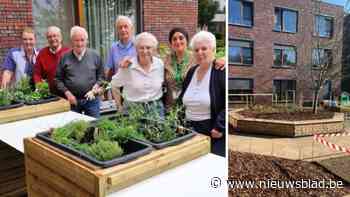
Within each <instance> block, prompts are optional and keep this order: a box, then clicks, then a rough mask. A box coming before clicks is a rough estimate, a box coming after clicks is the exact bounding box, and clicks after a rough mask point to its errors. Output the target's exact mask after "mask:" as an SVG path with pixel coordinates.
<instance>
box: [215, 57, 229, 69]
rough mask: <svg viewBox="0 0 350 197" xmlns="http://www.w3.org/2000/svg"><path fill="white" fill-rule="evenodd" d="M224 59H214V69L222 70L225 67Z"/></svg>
mask: <svg viewBox="0 0 350 197" xmlns="http://www.w3.org/2000/svg"><path fill="white" fill-rule="evenodd" d="M225 63H226V62H225V59H224V58H220V59H216V60H215V65H214V67H215V69H216V70H224V69H225Z"/></svg>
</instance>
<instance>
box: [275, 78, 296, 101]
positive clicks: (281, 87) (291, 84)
mask: <svg viewBox="0 0 350 197" xmlns="http://www.w3.org/2000/svg"><path fill="white" fill-rule="evenodd" d="M295 88H296V81H295V80H273V93H274V95H275V99H277V101H281V102H286V101H287V102H293V100H294V99H295V90H296V89H295Z"/></svg>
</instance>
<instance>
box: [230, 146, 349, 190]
mask: <svg viewBox="0 0 350 197" xmlns="http://www.w3.org/2000/svg"><path fill="white" fill-rule="evenodd" d="M229 164H230V166H229V177H230V179H231V180H235V181H255V182H258V181H259V180H261V181H265V183H266V181H268V180H270V182H271V180H275V181H292V180H293V181H301V180H310V181H313V182H315V181H317V180H326V182H327V181H328V180H333V181H342V183H343V184H344V185H345V187H344V188H323V189H320V188H317V189H316V188H303V189H301V188H299V189H297V188H286V187H284V188H283V189H271V188H270V189H264V188H259V187H256V188H250V189H247V188H246V187H243V188H239V189H238V188H233V189H232V188H231V189H229V190H230V191H229V196H230V197H235V196H261V197H265V196H276V197H280V196H293V197H294V196H296V197H298V196H315V197H318V196H332V197H333V196H334V197H337V196H344V195H346V194H349V193H350V185H349V184H348V183H346V182H345V181H343V180H341V179H340V178H339V177H337V176H335V175H333V174H331V173H329V172H328V171H327V170H326V169H325V168H323V167H321V166H319V165H317V164H315V163H312V162H306V161H295V160H288V159H282V158H277V157H272V156H263V155H256V154H251V153H241V152H235V151H230V154H229ZM299 186H300V185H299Z"/></svg>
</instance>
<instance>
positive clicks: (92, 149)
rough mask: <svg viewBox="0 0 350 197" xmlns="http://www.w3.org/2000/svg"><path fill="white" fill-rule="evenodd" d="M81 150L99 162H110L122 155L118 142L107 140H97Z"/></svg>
mask: <svg viewBox="0 0 350 197" xmlns="http://www.w3.org/2000/svg"><path fill="white" fill-rule="evenodd" d="M83 150H85V151H86V153H88V154H89V155H91V156H93V157H95V158H96V159H98V160H100V161H107V160H111V159H113V158H115V157H119V156H121V155H122V154H123V149H122V148H121V147H120V146H119V144H118V142H111V141H107V140H99V141H98V142H96V143H93V144H92V145H91V146H89V147H86V148H84V149H83Z"/></svg>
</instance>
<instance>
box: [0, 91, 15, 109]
mask: <svg viewBox="0 0 350 197" xmlns="http://www.w3.org/2000/svg"><path fill="white" fill-rule="evenodd" d="M12 101H13V97H12V96H11V93H10V91H9V90H6V89H3V90H0V106H6V105H10V104H11V103H12Z"/></svg>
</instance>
